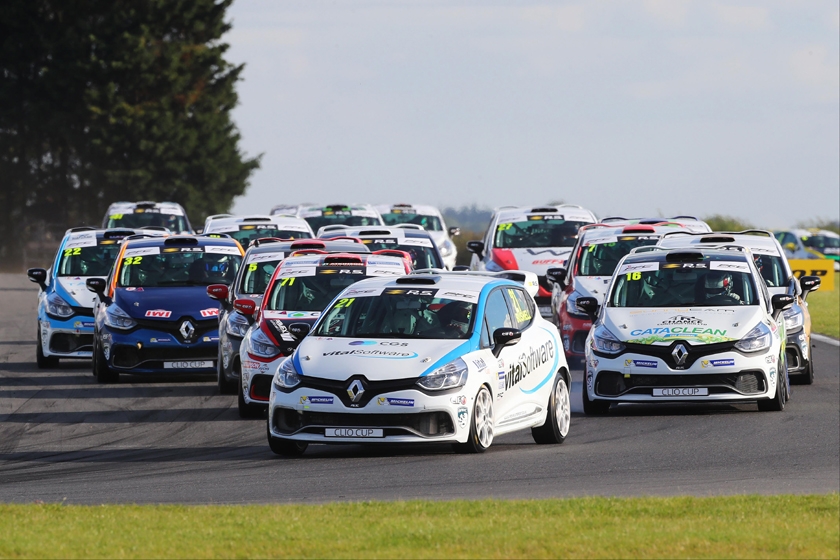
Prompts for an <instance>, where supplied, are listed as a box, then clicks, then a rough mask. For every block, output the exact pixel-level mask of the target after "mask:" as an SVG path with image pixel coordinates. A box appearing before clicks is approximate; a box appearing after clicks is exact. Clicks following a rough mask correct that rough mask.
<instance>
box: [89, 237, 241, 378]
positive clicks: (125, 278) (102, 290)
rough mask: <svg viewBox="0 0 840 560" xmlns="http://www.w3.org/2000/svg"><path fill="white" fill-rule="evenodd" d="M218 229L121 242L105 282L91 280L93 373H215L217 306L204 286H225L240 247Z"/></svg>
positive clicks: (234, 269)
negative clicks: (208, 233)
mask: <svg viewBox="0 0 840 560" xmlns="http://www.w3.org/2000/svg"><path fill="white" fill-rule="evenodd" d="M220 235H222V234H214V236H213V237H209V236H207V237H206V236H195V235H176V236H171V237H166V238H162V239H138V240H132V241H129V242H127V243H126V244H125V245H124V246H123V248H122V250H121V251H120V254H119V256H118V258H117V260H116V262H115V263H114V267H113V270H112V271H111V274H110V276H109V278H108V280H107V281H105V280H103V279H101V278H92V279H90V280H88V281H87V286H88V289H89V290H91V291H93V292H95V293H96V294H97V296H98V297H97V300H98V301H97V303H96V305H95V307H94V318H95V325H94V335H93V374H94V376H96V379H97V381H99V382H100V383H110V382H115V381H117V380H118V378H119V375H120V373H131V374H170V373H207V374H215V373H216V359H217V358H218V351H219V321H218V315H219V304H218V302H216V301H214V300H212V299H210V297H209V296H208V295H207V286H209V285H211V284H230V283H231V282H232V281H233V279H234V278H235V277H236V272H237V270H238V269H239V265H240V263H241V262H242V248H241V247H240V245H239V243H237V242H236V241H235V240H233V239H230V238H229V237H227V236H225V237H224V238H223V237H219V236H220Z"/></svg>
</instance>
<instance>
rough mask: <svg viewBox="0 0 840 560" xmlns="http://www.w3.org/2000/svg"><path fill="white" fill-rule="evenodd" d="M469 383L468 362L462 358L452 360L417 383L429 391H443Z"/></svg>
mask: <svg viewBox="0 0 840 560" xmlns="http://www.w3.org/2000/svg"><path fill="white" fill-rule="evenodd" d="M466 383H467V364H466V363H465V362H464V360H462V359H461V358H457V359H455V360H452V361H451V362H449V363H448V364H446V365H445V366H443V367H439V368H438V369H436V370H435V371H433V372H432V373H430V374H429V375H427V376H425V377H421V378H420V379H419V380H418V381H417V384H418V385H420V386H421V387H423V388H424V389H428V390H429V391H442V390H444V389H454V388H455V387H463V386H464V385H466Z"/></svg>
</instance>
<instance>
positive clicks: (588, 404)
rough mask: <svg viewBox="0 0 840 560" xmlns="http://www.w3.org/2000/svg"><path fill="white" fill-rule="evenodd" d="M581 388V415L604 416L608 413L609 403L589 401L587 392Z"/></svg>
mask: <svg viewBox="0 0 840 560" xmlns="http://www.w3.org/2000/svg"><path fill="white" fill-rule="evenodd" d="M585 383H586V382H585V381H584V386H583V413H584V414H587V415H589V416H604V415H605V414H607V413H608V412H609V411H610V402H609V401H602V400H599V399H594V400H589V391H587V390H586V384H585Z"/></svg>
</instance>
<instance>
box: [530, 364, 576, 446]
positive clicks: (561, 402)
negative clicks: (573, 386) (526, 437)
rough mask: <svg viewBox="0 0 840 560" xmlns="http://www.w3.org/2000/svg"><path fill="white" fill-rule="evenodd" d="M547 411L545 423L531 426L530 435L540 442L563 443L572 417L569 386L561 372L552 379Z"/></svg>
mask: <svg viewBox="0 0 840 560" xmlns="http://www.w3.org/2000/svg"><path fill="white" fill-rule="evenodd" d="M546 409H547V410H548V412H547V413H546V416H545V424H543V425H542V426H538V427H536V428H531V437H533V438H534V441H535V442H537V443H541V444H546V443H563V442H564V441H566V435H567V434H568V433H569V424H570V421H571V418H572V404H571V398H570V397H569V387H568V385H566V378H565V377H563V374H562V373H558V374H557V379H555V380H554V389H553V390H552V391H551V395H550V396H549V397H548V406H546Z"/></svg>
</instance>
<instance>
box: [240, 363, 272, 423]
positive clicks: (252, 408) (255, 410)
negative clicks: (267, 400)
mask: <svg viewBox="0 0 840 560" xmlns="http://www.w3.org/2000/svg"><path fill="white" fill-rule="evenodd" d="M241 375H242V374H241V373H240V378H239V381H238V382H237V385H238V386H239V389H238V390H237V399H236V404H237V405H239V417H240V418H262V415H263V412H264V411H265V409H266V405H264V404H251V403H247V402H245V395H244V393H243V391H244V389H243V388H242V377H241Z"/></svg>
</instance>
